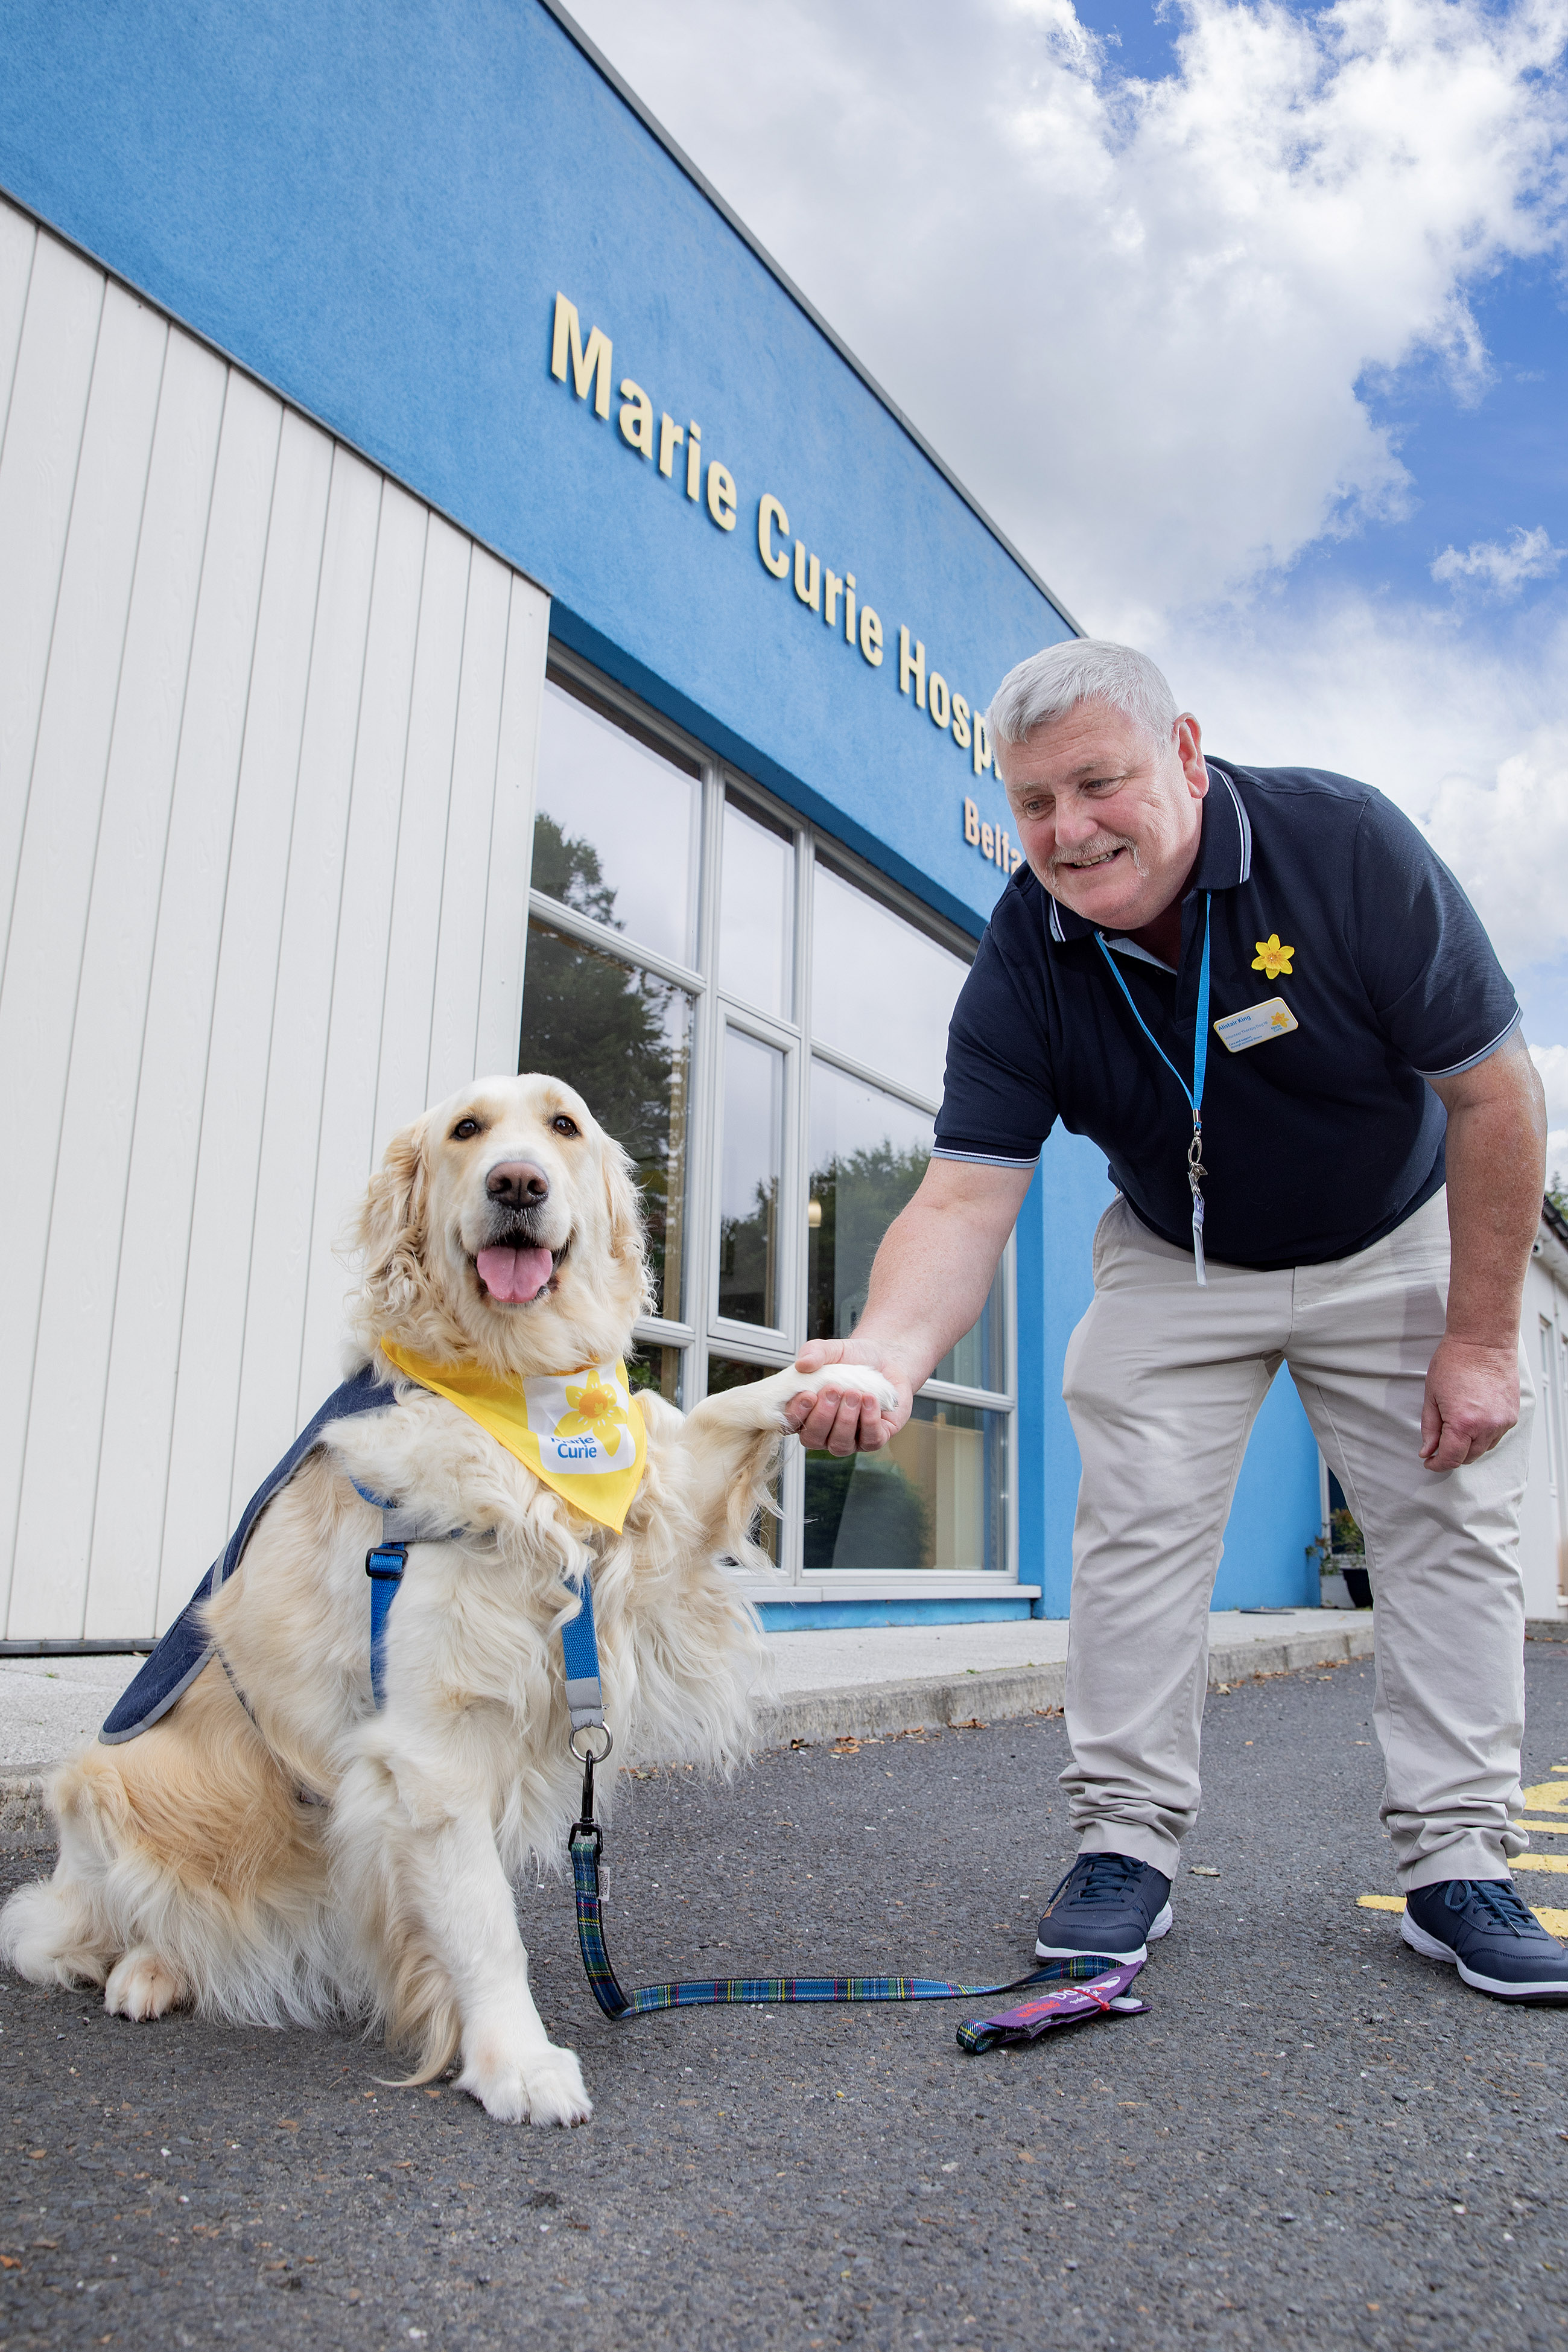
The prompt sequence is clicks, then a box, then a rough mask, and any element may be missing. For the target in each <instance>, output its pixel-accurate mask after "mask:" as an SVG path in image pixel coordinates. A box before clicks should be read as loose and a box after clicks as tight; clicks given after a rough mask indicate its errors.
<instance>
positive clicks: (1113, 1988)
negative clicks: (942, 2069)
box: [561, 1570, 1148, 2055]
mask: <svg viewBox="0 0 1568 2352" xmlns="http://www.w3.org/2000/svg"><path fill="white" fill-rule="evenodd" d="M561 1647H562V1651H563V1654H564V1657H565V1663H566V1674H567V1693H568V1701H569V1705H570V1711H571V1732H570V1746H571V1752H572V1754H573V1756H575V1757H576V1758H577V1759H578V1761H579V1763H580V1764H581V1766H582V1802H581V1806H580V1810H579V1818H578V1820H577V1822H575V1823H574V1824H573V1826H572V1828H571V1830H570V1832H569V1834H568V1839H567V1847H568V1851H569V1853H570V1856H571V1876H572V1887H573V1891H574V1895H575V1897H576V1903H577V1941H578V1948H579V1949H580V1952H581V1954H582V1966H583V1972H584V1974H585V1975H586V1976H587V1979H588V1985H589V1990H590V1991H591V1993H592V1995H593V1998H594V2000H596V2001H597V2002H598V2003H599V2006H600V2008H601V2010H602V2011H603V2012H604V2014H605V2016H606V2017H612V2018H617V2017H646V2016H647V2015H648V2014H649V2013H650V2012H651V2011H653V2010H660V2009H711V2008H720V2007H727V2006H728V2005H730V2004H731V2003H753V2004H762V2003H766V2004H768V2005H774V2004H778V2003H783V2002H789V2001H895V2000H896V2001H904V2000H987V1999H988V1998H989V1997H990V1996H991V1995H992V1994H994V1993H1001V1992H1025V1991H1030V1992H1031V1993H1032V1994H1033V1998H1031V1999H1030V2000H1027V2001H1024V2002H1023V2003H1021V2004H1020V2005H1019V2006H1018V2007H1016V2008H1013V2009H1009V2010H1004V2011H1001V2012H1000V2013H999V2014H998V2015H996V2016H993V2017H983V2018H973V2019H971V2020H970V2021H969V2022H968V2023H967V2024H965V2025H961V2026H960V2027H959V2028H958V2046H959V2048H960V2049H961V2050H966V2051H967V2052H969V2053H971V2054H972V2055H977V2054H979V2053H981V2052H983V2051H987V2050H994V2049H996V2048H998V2046H1000V2045H1002V2044H1004V2043H1010V2042H1032V2041H1034V2040H1036V2039H1037V2038H1038V2036H1039V2035H1040V2034H1041V2033H1044V2032H1048V2031H1049V2030H1050V2029H1051V2027H1052V2026H1057V2025H1071V2024H1074V2023H1076V2022H1077V2021H1079V2020H1080V2019H1081V2018H1086V2017H1107V2016H1110V2015H1112V2014H1113V2013H1121V2014H1135V2013H1137V2012H1140V2011H1144V2010H1145V2009H1146V2008H1147V2007H1148V2003H1147V2002H1146V2001H1142V2000H1137V1999H1135V1998H1134V1997H1133V1996H1132V1995H1131V1994H1130V1993H1129V1992H1128V1990H1127V1988H1128V1987H1129V1985H1131V1983H1132V1981H1133V1979H1134V1977H1135V1976H1136V1975H1137V1973H1138V1971H1139V1969H1141V1968H1142V1967H1143V1965H1144V1963H1143V1961H1142V1960H1141V1959H1137V1960H1117V1959H1114V1958H1111V1957H1110V1956H1108V1955H1107V1954H1105V1953H1101V1952H1080V1953H1075V1954H1073V1955H1072V1956H1071V1958H1065V1959H1054V1960H1047V1961H1046V1962H1044V1963H1043V1965H1042V1966H1040V1968H1037V1969H1030V1972H1029V1973H1028V1975H1027V1976H1021V1977H1014V1978H1010V1979H1008V1980H1007V1981H1005V1982H1004V1983H1001V1984H950V1983H949V1982H947V1980H946V1979H945V1978H940V1977H699V1978H694V1979H686V1980H685V1981H680V1982H676V1983H672V1984H655V1985H639V1986H638V1987H637V1988H636V1989H635V1990H633V1991H632V1992H628V1991H626V1990H625V1989H624V1987H623V1986H622V1983H621V1982H620V1979H618V1978H617V1976H616V1974H615V1970H614V1968H613V1966H612V1962H611V1958H610V1954H609V1952H608V1950H607V1949H606V1948H605V1942H604V1907H603V1906H604V1898H603V1895H602V1894H601V1889H600V1885H599V1860H600V1855H601V1853H602V1851H603V1847H604V1832H603V1831H602V1830H601V1828H600V1826H599V1823H598V1822H597V1821H596V1820H595V1818H594V1801H593V1775H594V1768H595V1766H596V1765H598V1764H602V1763H603V1761H604V1759H605V1758H606V1757H607V1756H608V1755H609V1753H610V1750H611V1748H612V1746H613V1744H614V1743H613V1739H612V1734H611V1730H610V1727H609V1725H608V1724H607V1723H606V1722H605V1720H604V1712H603V1692H602V1688H601V1683H600V1677H599V1643H598V1640H597V1637H596V1635H595V1633H594V1629H593V1599H592V1594H591V1590H590V1587H589V1580H588V1575H587V1571H586V1570H584V1573H583V1580H582V1603H581V1606H580V1609H579V1611H578V1613H577V1615H576V1616H575V1617H573V1618H570V1619H569V1620H568V1622H567V1623H566V1624H565V1626H563V1628H562V1629H561ZM596 1735H597V1739H601V1740H602V1742H603V1745H602V1746H598V1745H597V1741H596Z"/></svg>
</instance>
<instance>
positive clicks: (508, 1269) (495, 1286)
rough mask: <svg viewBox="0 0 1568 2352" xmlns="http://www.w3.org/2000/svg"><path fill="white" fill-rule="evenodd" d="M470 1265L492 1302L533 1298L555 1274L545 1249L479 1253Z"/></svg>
mask: <svg viewBox="0 0 1568 2352" xmlns="http://www.w3.org/2000/svg"><path fill="white" fill-rule="evenodd" d="M474 1262H475V1264H476V1265H477V1267H478V1269H479V1278H480V1280H481V1281H482V1282H483V1283H484V1285H485V1287H486V1290H487V1291H488V1292H489V1294H490V1296H491V1297H492V1298H506V1299H512V1300H523V1299H528V1298H537V1297H538V1295H539V1292H540V1291H541V1290H542V1289H543V1288H544V1286H545V1285H546V1283H547V1282H548V1281H549V1278H550V1276H551V1275H552V1273H553V1272H554V1271H555V1260H554V1259H553V1258H552V1257H551V1255H550V1254H549V1250H547V1249H531V1250H513V1249H482V1250H481V1251H480V1253H479V1255H478V1256H477V1257H476V1259H475V1261H474Z"/></svg>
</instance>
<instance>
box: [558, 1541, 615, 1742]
mask: <svg viewBox="0 0 1568 2352" xmlns="http://www.w3.org/2000/svg"><path fill="white" fill-rule="evenodd" d="M560 1654H561V1661H562V1664H564V1665H565V1668H566V1703H567V1706H569V1708H570V1710H571V1727H572V1729H573V1731H582V1730H584V1729H587V1728H590V1727H591V1728H592V1729H593V1730H595V1731H602V1730H603V1729H604V1727H605V1724H604V1693H603V1690H602V1688H601V1685H600V1680H599V1636H598V1634H597V1633H595V1632H594V1630H593V1587H592V1585H591V1583H590V1582H589V1579H588V1570H586V1569H584V1570H583V1572H582V1602H581V1605H580V1608H579V1610H578V1612H577V1614H576V1616H575V1617H569V1618H568V1619H567V1622H566V1623H565V1624H564V1625H563V1626H562V1627H561V1629H560Z"/></svg>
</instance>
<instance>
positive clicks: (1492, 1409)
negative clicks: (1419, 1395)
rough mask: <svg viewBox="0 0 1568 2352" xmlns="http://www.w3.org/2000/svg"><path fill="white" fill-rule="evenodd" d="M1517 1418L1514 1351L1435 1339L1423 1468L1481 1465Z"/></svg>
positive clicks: (1424, 1415)
mask: <svg viewBox="0 0 1568 2352" xmlns="http://www.w3.org/2000/svg"><path fill="white" fill-rule="evenodd" d="M1518 1419H1519V1350H1518V1349H1517V1348H1483V1347H1478V1346H1477V1345H1476V1344H1475V1342H1474V1341H1472V1340H1469V1339H1439V1340H1438V1342H1437V1352H1436V1353H1435V1354H1434V1356H1433V1358H1432V1361H1431V1363H1430V1365H1429V1366H1428V1367H1427V1394H1426V1398H1425V1400H1424V1402H1423V1403H1422V1406H1421V1459H1422V1461H1423V1462H1424V1463H1425V1464H1426V1465H1427V1469H1428V1470H1457V1469H1458V1466H1459V1465H1460V1463H1461V1462H1479V1460H1480V1458H1481V1455H1482V1454H1490V1452H1491V1450H1492V1447H1493V1446H1494V1445H1495V1444H1497V1443H1498V1441H1499V1439H1500V1438H1503V1437H1506V1436H1507V1435H1508V1433H1509V1431H1510V1430H1511V1428H1512V1427H1513V1425H1514V1423H1515V1422H1516V1421H1517V1420H1518Z"/></svg>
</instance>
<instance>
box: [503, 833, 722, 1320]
mask: <svg viewBox="0 0 1568 2352" xmlns="http://www.w3.org/2000/svg"><path fill="white" fill-rule="evenodd" d="M533 880H534V887H535V888H536V889H537V890H540V891H542V892H544V893H545V894H546V895H547V896H548V897H549V898H558V899H559V900H560V901H561V902H562V904H563V905H565V906H568V907H571V908H575V909H576V911H577V912H578V913H579V914H582V915H587V916H591V918H592V919H593V920H594V921H596V922H600V923H603V924H605V925H606V926H607V927H608V928H610V929H615V930H619V929H621V928H622V926H621V925H620V923H619V922H618V921H617V920H616V916H615V892H614V889H613V887H612V886H611V885H610V884H608V883H607V882H606V881H605V880H604V878H603V874H602V871H601V866H600V862H599V854H598V852H597V850H596V849H595V848H594V847H593V845H592V844H591V842H589V841H584V840H580V839H577V838H575V837H574V836H573V835H570V834H567V833H564V832H563V831H562V829H561V827H560V826H559V824H557V823H556V822H555V820H554V818H553V817H549V816H546V815H543V814H540V815H539V816H538V818H537V820H536V822H535V825H534V870H533ZM687 1013H688V1008H687V1003H686V999H685V993H684V992H683V991H682V990H680V989H678V988H674V987H672V986H671V985H670V983H669V982H666V981H663V980H660V979H659V978H657V977H656V976H655V975H654V974H653V972H650V971H639V970H637V969H635V968H634V967H633V966H632V965H629V964H623V963H622V962H620V961H618V960H617V959H616V958H615V957H613V956H607V955H602V954H601V953H600V952H599V951H598V950H596V949H593V948H587V947H583V946H582V945H580V942H579V941H577V940H570V939H568V938H566V937H565V936H564V935H563V934H562V933H560V932H559V931H557V930H554V929H551V928H550V926H549V924H547V923H543V922H540V921H538V919H535V920H534V921H532V922H531V923H530V924H529V926H528V966H527V973H526V978H525V982H524V987H523V1021H522V1043H521V1053H520V1056H519V1065H518V1066H519V1067H520V1068H522V1069H525V1070H542V1071H544V1072H545V1073H546V1075H547V1076H550V1077H558V1078H564V1079H565V1081H566V1082H567V1084H568V1085H569V1086H572V1087H576V1088H577V1091H578V1092H579V1094H580V1095H581V1097H583V1100H584V1101H585V1102H586V1103H587V1105H588V1107H589V1108H590V1109H591V1111H592V1113H593V1115H594V1117H595V1118H597V1119H598V1121H599V1123H600V1125H601V1127H602V1128H603V1129H605V1130H606V1132H607V1133H609V1134H611V1135H612V1136H613V1137H614V1138H615V1139H616V1141H617V1142H618V1143H620V1144H622V1145H623V1146H624V1148H625V1150H627V1151H628V1152H629V1153H630V1154H631V1157H632V1161H633V1163H634V1164H635V1167H636V1171H637V1181H638V1184H639V1186H640V1187H641V1190H642V1194H643V1212H644V1214H645V1217H646V1220H647V1227H648V1251H649V1257H650V1260H651V1262H652V1265H653V1281H654V1289H655V1293H656V1295H657V1300H658V1307H659V1311H660V1312H662V1313H665V1314H670V1315H678V1314H679V1313H680V1296H681V1242H682V1234H681V1202H682V1193H683V1190H684V1186H683V1176H684V1171H685V1140H686V1137H685V1129H686V1087H687V1053H686V1034H687Z"/></svg>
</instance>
